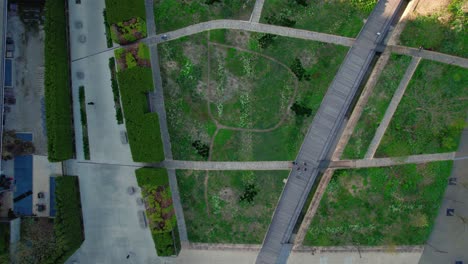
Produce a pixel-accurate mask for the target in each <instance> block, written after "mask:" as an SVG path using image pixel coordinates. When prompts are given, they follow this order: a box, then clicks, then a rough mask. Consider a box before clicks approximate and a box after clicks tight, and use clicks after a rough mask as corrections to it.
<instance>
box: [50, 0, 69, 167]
mask: <svg viewBox="0 0 468 264" xmlns="http://www.w3.org/2000/svg"><path fill="white" fill-rule="evenodd" d="M45 10H46V13H45V17H46V20H45V26H44V31H45V34H46V38H45V50H44V54H45V76H44V85H45V107H46V127H47V151H48V159H49V160H50V161H63V160H67V159H70V158H72V157H73V155H74V148H73V130H72V119H73V117H72V111H71V105H72V104H71V91H70V76H69V72H68V69H69V65H68V47H67V40H66V32H65V29H66V26H67V23H66V18H65V2H64V1H59V0H50V1H47V2H46V4H45Z"/></svg>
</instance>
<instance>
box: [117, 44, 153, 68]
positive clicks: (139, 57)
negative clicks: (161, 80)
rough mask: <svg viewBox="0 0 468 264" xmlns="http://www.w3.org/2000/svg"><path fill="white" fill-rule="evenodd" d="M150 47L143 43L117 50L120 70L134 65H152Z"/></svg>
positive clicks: (147, 66)
mask: <svg viewBox="0 0 468 264" xmlns="http://www.w3.org/2000/svg"><path fill="white" fill-rule="evenodd" d="M149 54H150V53H149V48H148V46H147V45H145V44H143V43H138V44H134V45H131V46H129V47H126V48H120V49H117V50H115V58H116V60H117V66H118V69H119V71H122V70H125V69H130V68H133V67H137V66H138V67H146V68H149V67H151V62H150V55H149Z"/></svg>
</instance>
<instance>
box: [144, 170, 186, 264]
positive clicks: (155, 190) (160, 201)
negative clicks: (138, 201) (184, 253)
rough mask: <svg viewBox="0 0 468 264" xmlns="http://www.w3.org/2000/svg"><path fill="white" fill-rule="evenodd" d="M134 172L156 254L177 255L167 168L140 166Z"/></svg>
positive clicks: (177, 242)
mask: <svg viewBox="0 0 468 264" xmlns="http://www.w3.org/2000/svg"><path fill="white" fill-rule="evenodd" d="M135 174H136V178H137V182H138V185H139V186H140V187H141V188H142V196H143V199H144V200H145V207H146V214H147V216H148V220H149V226H150V229H151V234H152V236H153V239H154V242H155V245H156V250H157V252H158V256H173V255H177V254H178V252H179V251H180V241H179V238H178V232H177V220H176V215H175V212H174V206H173V205H172V194H171V189H170V187H169V178H168V176H167V170H166V169H155V168H141V169H138V170H136V171H135ZM173 237H174V238H175V240H174V239H173Z"/></svg>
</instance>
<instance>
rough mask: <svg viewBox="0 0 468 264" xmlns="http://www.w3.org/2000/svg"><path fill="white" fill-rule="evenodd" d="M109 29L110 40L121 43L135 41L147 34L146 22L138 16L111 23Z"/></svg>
mask: <svg viewBox="0 0 468 264" xmlns="http://www.w3.org/2000/svg"><path fill="white" fill-rule="evenodd" d="M110 31H111V38H112V40H113V41H114V42H117V43H119V44H121V45H125V44H129V43H132V42H135V41H137V40H139V39H142V38H144V37H146V34H147V33H146V23H145V21H144V20H143V19H141V18H139V17H137V18H131V19H130V20H127V21H122V22H118V23H115V24H112V26H111V27H110Z"/></svg>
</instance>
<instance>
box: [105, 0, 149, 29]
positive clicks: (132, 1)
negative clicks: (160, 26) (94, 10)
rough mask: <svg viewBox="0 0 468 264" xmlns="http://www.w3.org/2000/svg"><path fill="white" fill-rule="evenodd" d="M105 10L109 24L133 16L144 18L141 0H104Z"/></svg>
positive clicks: (144, 12) (143, 4)
mask: <svg viewBox="0 0 468 264" xmlns="http://www.w3.org/2000/svg"><path fill="white" fill-rule="evenodd" d="M106 10H107V12H106V13H107V21H108V22H109V24H115V23H118V22H122V21H126V20H129V19H131V18H133V17H140V18H142V19H143V20H144V19H146V11H145V2H144V1H143V0H106Z"/></svg>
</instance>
